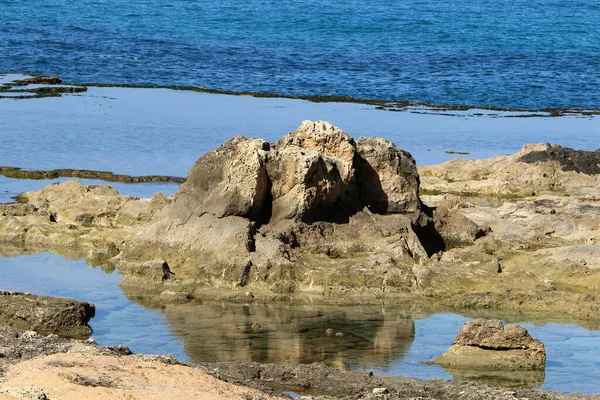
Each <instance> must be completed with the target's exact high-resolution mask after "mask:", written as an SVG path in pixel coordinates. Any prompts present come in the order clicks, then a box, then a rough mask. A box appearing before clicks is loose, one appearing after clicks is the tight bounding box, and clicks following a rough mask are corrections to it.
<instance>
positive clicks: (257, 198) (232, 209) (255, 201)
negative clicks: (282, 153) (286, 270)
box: [176, 136, 269, 219]
mask: <svg viewBox="0 0 600 400" xmlns="http://www.w3.org/2000/svg"><path fill="white" fill-rule="evenodd" d="M268 150H269V143H267V142H265V141H264V140H261V139H246V138H245V137H243V136H236V137H234V138H233V139H230V140H228V141H227V142H225V143H224V144H223V145H221V147H219V148H218V149H216V150H213V151H211V152H208V153H207V154H205V155H204V156H203V157H201V158H200V159H198V161H196V164H194V166H193V167H192V169H191V170H190V172H189V174H188V179H187V181H186V183H184V184H183V185H182V186H181V188H180V190H179V192H178V193H177V199H176V201H177V202H178V205H177V208H179V209H181V208H185V210H186V211H187V210H189V211H194V212H195V213H197V214H200V213H210V214H213V215H215V216H216V217H218V218H222V217H227V216H231V215H237V216H241V217H248V218H252V219H257V218H260V213H261V211H262V210H263V207H264V202H265V200H266V197H267V193H268V180H267V171H266V165H265V163H266V153H267V151H268Z"/></svg>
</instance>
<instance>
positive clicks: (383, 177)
mask: <svg viewBox="0 0 600 400" xmlns="http://www.w3.org/2000/svg"><path fill="white" fill-rule="evenodd" d="M357 151H358V154H359V156H360V157H361V158H362V160H363V162H362V163H361V165H360V167H359V169H358V171H357V177H356V181H357V185H358V187H359V190H360V198H361V200H362V201H363V202H364V203H365V204H366V205H367V206H368V207H369V209H370V210H371V211H372V212H374V213H378V214H386V213H409V212H416V211H418V210H420V208H421V201H420V200H419V174H418V173H417V166H416V162H415V160H414V158H413V157H412V156H411V155H410V153H408V152H406V151H404V150H401V149H399V148H397V147H396V145H395V144H394V143H392V142H390V141H389V140H386V139H382V138H379V137H372V138H365V137H361V138H359V139H358V143H357Z"/></svg>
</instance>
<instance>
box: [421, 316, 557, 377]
mask: <svg viewBox="0 0 600 400" xmlns="http://www.w3.org/2000/svg"><path fill="white" fill-rule="evenodd" d="M433 363H435V364H438V365H441V366H443V367H448V368H453V369H467V370H488V371H498V370H506V371H540V370H544V369H545V368H546V350H545V348H544V344H543V343H542V342H540V341H539V340H537V339H533V338H532V337H531V336H530V335H529V332H527V330H526V329H525V328H523V327H521V326H519V325H516V324H508V325H507V326H506V327H505V326H504V325H503V324H502V321H500V320H493V319H492V320H490V319H482V318H479V319H475V320H472V321H469V322H467V323H465V324H464V326H463V328H462V329H461V331H460V332H459V333H458V335H457V336H456V339H454V343H453V344H452V347H450V349H448V351H446V352H445V353H444V354H442V355H441V356H439V357H438V358H436V359H435V360H434V361H433Z"/></svg>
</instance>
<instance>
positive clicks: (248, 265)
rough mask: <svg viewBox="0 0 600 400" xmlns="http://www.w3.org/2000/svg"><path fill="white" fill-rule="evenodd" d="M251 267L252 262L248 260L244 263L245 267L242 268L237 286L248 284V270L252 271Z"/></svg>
mask: <svg viewBox="0 0 600 400" xmlns="http://www.w3.org/2000/svg"><path fill="white" fill-rule="evenodd" d="M252 265H253V264H252V260H249V261H248V263H246V265H245V266H244V269H243V270H242V276H241V278H240V283H239V286H241V287H244V286H246V285H247V284H248V281H249V280H250V270H251V269H252Z"/></svg>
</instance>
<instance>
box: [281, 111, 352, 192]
mask: <svg viewBox="0 0 600 400" xmlns="http://www.w3.org/2000/svg"><path fill="white" fill-rule="evenodd" d="M289 146H296V147H300V148H303V149H306V150H312V151H316V152H318V153H320V154H322V155H323V156H325V157H328V158H331V159H332V161H333V163H334V164H335V166H336V168H337V170H338V171H339V174H340V177H341V178H342V180H343V181H344V182H345V183H346V184H348V183H349V182H350V181H351V180H352V178H353V177H354V174H355V168H356V163H357V162H358V160H357V157H356V142H355V141H354V139H352V137H351V136H350V135H348V134H347V133H346V132H344V131H343V130H341V129H340V128H338V127H336V126H333V125H332V124H330V123H329V122H326V121H316V122H312V121H303V122H302V124H300V126H299V127H298V129H297V130H296V131H294V132H290V133H288V134H287V135H285V136H284V137H283V138H281V139H279V141H278V142H277V145H276V148H277V149H282V148H285V147H289Z"/></svg>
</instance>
